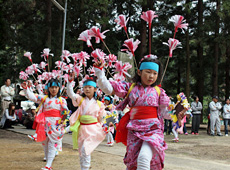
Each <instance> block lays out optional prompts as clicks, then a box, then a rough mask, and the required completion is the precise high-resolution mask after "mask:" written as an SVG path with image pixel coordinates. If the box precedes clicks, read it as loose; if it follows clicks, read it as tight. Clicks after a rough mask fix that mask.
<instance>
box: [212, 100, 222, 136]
mask: <svg viewBox="0 0 230 170" xmlns="http://www.w3.org/2000/svg"><path fill="white" fill-rule="evenodd" d="M209 107H210V124H211V125H210V126H211V136H214V135H215V126H216V131H217V136H223V135H222V134H221V132H220V118H219V115H220V109H221V108H222V106H221V104H220V103H219V102H218V97H217V96H213V98H212V102H210V103H209Z"/></svg>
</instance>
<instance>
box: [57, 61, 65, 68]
mask: <svg viewBox="0 0 230 170" xmlns="http://www.w3.org/2000/svg"><path fill="white" fill-rule="evenodd" d="M55 64H56V67H57V68H62V66H63V65H66V63H64V62H62V61H56V62H55ZM56 67H55V68H56Z"/></svg>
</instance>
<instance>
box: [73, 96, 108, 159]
mask: <svg viewBox="0 0 230 170" xmlns="http://www.w3.org/2000/svg"><path fill="white" fill-rule="evenodd" d="M71 98H72V102H73V105H74V106H78V105H79V104H80V101H81V100H82V96H80V95H78V94H75V95H72V97H71ZM105 114H106V113H105V106H104V104H103V103H101V107H99V105H98V103H97V101H96V100H95V99H94V98H92V99H91V100H89V99H88V97H85V98H84V100H83V101H82V103H81V105H80V106H79V107H78V109H77V110H76V111H75V112H74V113H73V114H72V115H71V117H70V119H69V120H70V126H72V125H74V124H75V122H76V121H77V119H78V117H79V115H90V116H93V117H95V118H97V119H98V123H96V124H91V125H80V129H79V135H78V147H79V148H82V146H83V145H84V147H85V152H86V154H87V155H90V154H91V153H92V152H93V150H94V149H95V148H96V147H97V146H98V145H99V144H100V143H101V142H102V141H103V140H104V139H105V132H104V131H103V128H102V120H103V116H105ZM79 152H80V154H81V149H79Z"/></svg>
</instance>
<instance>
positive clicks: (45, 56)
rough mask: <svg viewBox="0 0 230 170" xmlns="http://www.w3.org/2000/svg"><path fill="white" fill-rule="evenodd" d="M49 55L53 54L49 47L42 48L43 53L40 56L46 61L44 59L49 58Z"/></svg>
mask: <svg viewBox="0 0 230 170" xmlns="http://www.w3.org/2000/svg"><path fill="white" fill-rule="evenodd" d="M49 55H51V56H53V54H51V53H50V49H49V48H45V49H44V50H43V54H42V55H41V56H42V57H44V60H45V61H46V59H48V58H49Z"/></svg>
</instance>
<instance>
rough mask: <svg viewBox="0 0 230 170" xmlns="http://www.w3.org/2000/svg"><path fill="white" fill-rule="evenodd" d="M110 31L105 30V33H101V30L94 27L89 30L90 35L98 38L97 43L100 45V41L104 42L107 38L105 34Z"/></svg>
mask: <svg viewBox="0 0 230 170" xmlns="http://www.w3.org/2000/svg"><path fill="white" fill-rule="evenodd" d="M108 31H109V30H105V31H104V32H102V33H101V32H100V29H99V28H97V27H96V26H93V27H92V28H91V29H90V30H89V35H90V36H92V37H95V38H96V43H100V40H101V41H103V39H105V37H106V36H105V35H104V34H105V33H106V32H108Z"/></svg>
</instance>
